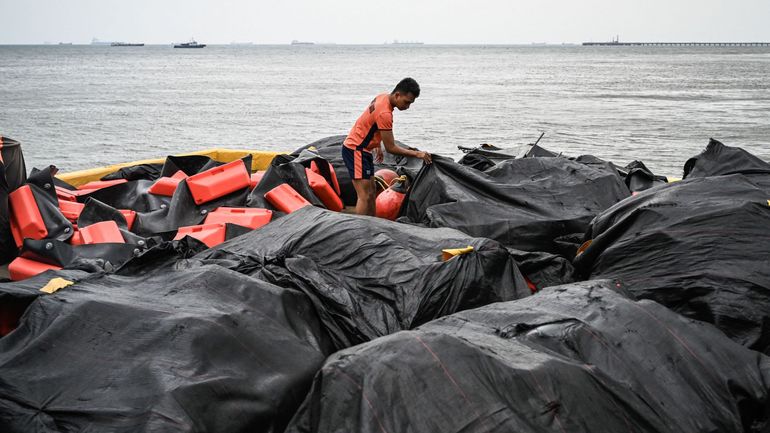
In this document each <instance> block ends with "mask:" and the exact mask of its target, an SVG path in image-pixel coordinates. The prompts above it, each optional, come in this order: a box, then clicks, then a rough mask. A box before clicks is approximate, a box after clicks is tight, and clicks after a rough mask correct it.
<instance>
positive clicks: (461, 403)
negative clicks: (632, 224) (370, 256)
mask: <svg viewBox="0 0 770 433" xmlns="http://www.w3.org/2000/svg"><path fill="white" fill-rule="evenodd" d="M609 285H612V286H614V285H615V284H614V283H609V282H599V281H592V282H584V283H577V284H572V285H567V286H557V287H552V288H549V289H546V290H544V291H543V292H540V293H538V294H536V295H534V296H532V297H529V298H526V299H520V300H517V301H512V302H505V303H496V304H492V305H489V306H486V307H481V308H478V309H474V310H469V311H464V312H460V313H457V314H454V315H451V316H448V317H445V318H442V319H438V320H436V321H433V322H430V323H427V324H425V325H423V326H421V327H419V328H418V329H416V330H413V331H404V332H399V333H396V334H393V335H391V336H388V337H383V338H379V339H377V340H374V341H372V342H369V343H366V344H362V345H359V346H356V347H353V348H350V349H347V350H343V351H340V352H337V353H335V354H334V355H332V356H331V357H329V358H328V359H327V360H326V362H325V363H324V366H323V368H322V369H321V371H320V372H319V373H318V374H317V375H316V377H315V379H314V383H313V388H312V390H311V392H310V394H309V395H308V398H307V399H306V401H305V403H304V404H303V406H302V408H301V409H300V410H299V412H298V413H297V415H296V416H295V417H294V419H293V420H292V423H291V424H290V425H289V428H288V429H287V432H289V433H299V432H302V433H311V432H312V433H327V432H342V431H345V432H359V433H369V432H371V433H375V432H376V433H381V432H404V431H419V432H463V433H474V432H478V433H482V432H483V433H490V432H500V433H503V432H506V433H507V432H518V433H528V432H533V433H535V432H537V433H541V432H564V433H566V432H570V433H579V432H586V433H602V432H606V433H617V432H637V433H646V432H649V433H668V432H670V433H682V432H703V433H705V432H746V433H749V432H753V433H759V432H766V431H767V428H768V417H769V416H770V399H769V397H768V393H769V392H770V358H768V357H766V356H764V355H762V354H759V353H757V352H754V351H751V350H748V349H746V348H744V347H741V346H739V345H738V344H736V343H734V342H732V341H731V340H729V339H728V338H726V337H724V335H723V334H722V333H721V332H719V331H718V330H716V329H715V328H713V327H712V326H711V325H708V324H704V323H702V322H695V321H691V320H688V319H685V318H683V317H681V316H679V315H677V314H675V313H673V312H671V311H670V310H668V309H666V308H665V307H663V306H661V305H659V304H657V303H654V302H651V301H638V302H637V301H632V300H629V299H628V298H626V297H624V296H622V295H620V294H618V293H615V292H613V291H612V290H610V289H608V288H606V287H607V286H609Z"/></svg>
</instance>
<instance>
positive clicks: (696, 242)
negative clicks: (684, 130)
mask: <svg viewBox="0 0 770 433" xmlns="http://www.w3.org/2000/svg"><path fill="white" fill-rule="evenodd" d="M712 153H713V148H712V149H711V150H707V152H706V154H705V156H709V155H711V154H712ZM728 153H729V154H732V155H735V154H737V153H734V152H728ZM698 159H699V161H701V162H704V160H705V158H703V157H699V158H698ZM748 169H749V170H750V171H751V172H752V173H754V174H751V175H743V174H739V173H737V172H736V169H729V170H727V171H728V172H732V173H736V174H730V175H722V176H708V177H700V178H699V177H695V176H694V175H693V174H692V173H691V175H690V176H688V178H687V179H686V180H684V181H681V182H675V183H673V184H670V185H666V186H662V187H657V188H653V189H650V190H647V191H644V192H642V193H640V194H639V195H637V196H636V197H634V198H632V199H630V200H626V201H624V202H622V203H619V204H618V205H616V206H614V207H612V208H610V209H608V210H607V211H606V212H604V213H602V214H601V215H599V216H597V218H596V219H595V220H594V221H593V222H592V224H591V227H590V230H589V231H588V234H587V235H586V238H587V239H589V240H591V244H590V246H589V247H588V248H587V249H586V250H585V252H583V253H582V254H581V255H579V256H578V257H577V258H576V259H575V266H576V267H577V268H578V269H579V270H580V271H581V272H582V273H583V275H584V276H585V277H587V278H590V279H599V278H617V279H620V280H622V281H624V283H625V284H626V285H627V288H628V289H629V290H630V291H631V292H633V293H634V294H635V295H636V296H638V297H640V298H649V299H654V300H656V301H658V302H660V303H662V304H664V305H666V306H668V307H670V308H671V309H673V310H674V311H676V312H678V313H680V314H683V315H685V316H687V317H691V318H694V319H698V320H703V321H706V322H710V323H713V324H715V325H716V326H717V327H718V328H720V329H721V330H722V331H724V332H725V333H726V334H727V335H728V336H729V337H731V338H733V339H734V340H735V341H737V342H739V343H741V344H743V345H745V346H748V347H750V348H753V349H756V350H758V351H763V352H765V353H770V266H768V263H770V249H768V248H767V245H766V242H764V240H766V239H768V237H769V236H770V206H768V198H770V197H768V190H767V189H766V188H763V187H761V186H760V185H758V184H757V183H756V181H757V180H761V179H762V176H761V175H759V174H756V173H755V170H754V167H752V166H749V168H748ZM763 176H764V180H765V181H767V180H768V176H770V174H765V175H763Z"/></svg>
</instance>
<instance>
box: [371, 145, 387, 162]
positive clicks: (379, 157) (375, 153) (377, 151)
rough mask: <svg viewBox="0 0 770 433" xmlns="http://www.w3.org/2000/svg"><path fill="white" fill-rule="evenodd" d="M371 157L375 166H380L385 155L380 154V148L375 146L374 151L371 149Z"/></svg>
mask: <svg viewBox="0 0 770 433" xmlns="http://www.w3.org/2000/svg"><path fill="white" fill-rule="evenodd" d="M372 155H373V156H374V163H375V164H381V163H382V161H383V160H384V159H385V154H384V153H383V152H382V149H381V148H380V146H377V147H375V148H374V149H372Z"/></svg>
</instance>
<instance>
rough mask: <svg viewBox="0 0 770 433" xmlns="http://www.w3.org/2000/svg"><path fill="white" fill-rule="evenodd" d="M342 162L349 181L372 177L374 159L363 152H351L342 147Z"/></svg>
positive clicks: (370, 154) (369, 153) (369, 154)
mask: <svg viewBox="0 0 770 433" xmlns="http://www.w3.org/2000/svg"><path fill="white" fill-rule="evenodd" d="M342 160H343V161H345V167H347V168H348V173H350V178H351V179H370V178H371V177H372V176H374V157H373V156H372V153H371V152H367V151H365V150H352V149H350V148H348V147H346V146H342Z"/></svg>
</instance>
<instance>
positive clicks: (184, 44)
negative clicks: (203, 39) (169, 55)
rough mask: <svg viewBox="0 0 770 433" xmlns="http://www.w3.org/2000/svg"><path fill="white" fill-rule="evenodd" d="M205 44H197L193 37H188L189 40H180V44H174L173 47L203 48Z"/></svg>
mask: <svg viewBox="0 0 770 433" xmlns="http://www.w3.org/2000/svg"><path fill="white" fill-rule="evenodd" d="M205 46H206V44H199V43H197V42H195V39H190V42H182V43H181V44H174V48H203V47H205Z"/></svg>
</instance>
